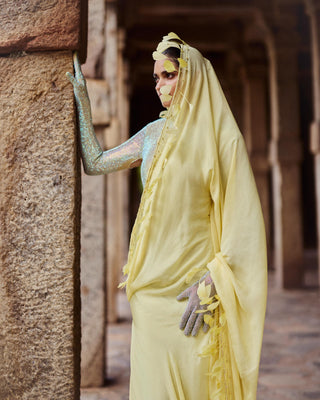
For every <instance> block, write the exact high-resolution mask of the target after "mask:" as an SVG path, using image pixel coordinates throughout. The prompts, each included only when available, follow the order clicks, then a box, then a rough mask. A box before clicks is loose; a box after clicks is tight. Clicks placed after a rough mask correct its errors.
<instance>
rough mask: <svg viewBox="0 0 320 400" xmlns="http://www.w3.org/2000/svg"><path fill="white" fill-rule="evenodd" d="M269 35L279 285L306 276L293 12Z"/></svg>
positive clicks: (287, 285) (297, 284)
mask: <svg viewBox="0 0 320 400" xmlns="http://www.w3.org/2000/svg"><path fill="white" fill-rule="evenodd" d="M285 15H286V16H287V17H286V18H283V20H281V21H280V22H279V25H278V26H277V29H276V30H275V31H274V32H275V33H274V34H273V36H272V37H270V38H269V40H268V43H267V44H268V52H269V63H270V69H269V70H270V101H271V106H270V109H271V135H272V139H271V143H270V162H271V164H272V185H273V207H274V208H273V215H274V224H273V225H274V266H275V269H276V283H277V286H279V287H283V288H295V287H300V286H301V285H302V282H303V269H302V268H303V236H302V221H301V215H302V208H301V207H302V205H301V182H300V179H301V176H300V164H301V158H302V144H301V141H300V137H299V92H298V60H297V55H298V49H297V43H298V38H297V34H296V33H295V30H294V27H293V26H292V20H291V19H290V15H289V12H288V13H287V14H285Z"/></svg>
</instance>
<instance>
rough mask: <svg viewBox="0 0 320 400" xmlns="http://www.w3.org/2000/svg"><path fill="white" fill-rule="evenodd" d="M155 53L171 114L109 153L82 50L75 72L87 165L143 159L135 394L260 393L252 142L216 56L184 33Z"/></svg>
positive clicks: (261, 299)
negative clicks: (231, 103)
mask: <svg viewBox="0 0 320 400" xmlns="http://www.w3.org/2000/svg"><path fill="white" fill-rule="evenodd" d="M153 57H154V59H155V66H154V77H155V80H156V91H157V94H158V96H159V97H160V100H161V101H162V104H163V106H165V107H166V108H167V111H166V113H165V116H164V118H162V119H160V120H157V121H154V122H153V123H151V124H149V125H147V126H146V127H145V128H144V129H142V130H141V131H140V132H138V133H137V134H136V135H135V136H134V137H133V138H131V139H130V140H128V141H127V142H125V143H124V144H122V145H121V146H119V147H117V148H115V149H113V150H109V151H107V152H102V151H101V149H100V146H99V144H98V142H97V140H96V138H95V136H94V132H93V128H92V124H91V115H90V104H89V100H88V97H87V93H86V89H85V82H84V79H83V77H82V75H81V72H80V66H79V64H78V62H77V60H75V78H74V77H73V76H71V75H70V74H69V75H68V76H69V79H70V81H71V82H72V83H73V85H74V90H75V97H76V101H77V107H78V111H79V119H80V132H81V146H82V154H83V161H84V166H85V169H86V171H87V173H89V174H99V173H107V172H111V171H115V170H118V169H122V168H130V167H133V166H136V165H138V164H139V163H141V168H142V181H143V184H144V191H143V194H142V198H141V204H140V207H139V211H138V215H137V219H136V222H135V225H134V228H133V231H132V235H131V240H130V249H129V255H128V263H127V265H126V266H125V268H124V272H125V274H127V280H126V282H125V285H126V290H127V295H128V299H129V301H130V306H131V310H132V316H133V327H132V345H131V380H130V398H131V399H132V400H150V399H153V400H154V399H156V400H157V399H158V400H166V399H167V400H174V399H176V400H178V399H179V400H181V399H186V400H187V399H188V400H206V399H210V400H212V399H214V400H216V399H235V400H241V399H245V400H250V399H255V398H256V386H257V377H258V367H259V359H260V349H261V342H262V332H263V323H264V315H265V303H266V250H265V235H264V226H263V219H262V215H261V209H260V204H259V198H258V195H257V191H256V187H255V183H254V178H253V175H252V171H251V168H250V165H249V162H248V157H247V153H246V149H245V145H244V142H243V139H242V136H241V134H240V132H239V130H238V127H237V125H236V123H235V121H234V118H233V116H232V113H231V111H230V109H229V107H228V104H227V101H226V99H225V97H224V94H223V92H222V90H221V87H220V85H219V83H218V80H217V78H216V75H215V73H214V70H213V68H212V65H211V64H210V62H209V61H208V60H206V59H205V58H203V57H202V55H201V54H200V53H199V52H198V51H197V50H196V49H194V48H192V47H191V46H189V45H187V44H186V43H185V42H183V41H182V40H181V39H180V38H179V37H178V36H177V35H175V34H174V33H170V34H169V35H167V36H165V37H164V38H163V41H162V42H160V43H159V45H158V47H157V50H156V51H155V52H154V53H153ZM179 293H180V295H179ZM177 295H178V296H177ZM187 298H188V299H189V301H188V305H187V307H186V305H185V302H184V301H182V300H185V299H187ZM181 316H182V318H181ZM179 320H180V329H179V327H178V324H179ZM203 320H204V321H205V324H204V325H203ZM202 325H203V329H200V327H201V326H202Z"/></svg>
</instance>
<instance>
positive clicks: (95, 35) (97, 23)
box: [82, 0, 106, 78]
mask: <svg viewBox="0 0 320 400" xmlns="http://www.w3.org/2000/svg"><path fill="white" fill-rule="evenodd" d="M105 19H106V10H105V1H104V0H89V15H88V58H87V61H86V63H85V64H84V65H83V66H82V71H83V74H84V75H85V76H86V77H87V78H97V77H98V76H99V77H100V76H101V62H102V57H103V52H104V48H105V33H104V30H105V23H106V21H105Z"/></svg>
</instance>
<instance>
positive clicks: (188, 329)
mask: <svg viewBox="0 0 320 400" xmlns="http://www.w3.org/2000/svg"><path fill="white" fill-rule="evenodd" d="M196 311H197V307H194V308H193V310H192V313H191V315H190V317H189V319H188V322H187V325H186V327H185V330H184V334H185V335H186V336H189V335H190V333H191V331H192V329H193V327H194V323H195V321H196V319H197V317H198V314H196Z"/></svg>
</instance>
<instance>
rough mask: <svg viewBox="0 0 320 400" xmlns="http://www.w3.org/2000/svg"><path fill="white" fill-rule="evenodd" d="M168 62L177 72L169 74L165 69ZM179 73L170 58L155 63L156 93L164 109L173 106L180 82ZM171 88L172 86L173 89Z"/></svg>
mask: <svg viewBox="0 0 320 400" xmlns="http://www.w3.org/2000/svg"><path fill="white" fill-rule="evenodd" d="M166 60H169V61H171V63H172V65H173V66H174V68H175V71H172V72H168V71H167V70H166V69H165V67H164V65H163V64H164V63H165V62H166ZM178 73H179V70H178V67H177V66H176V64H175V63H174V62H172V60H170V59H169V58H168V59H164V60H157V61H155V63H154V69H153V77H154V80H155V82H156V92H157V95H158V96H159V98H160V101H161V103H162V105H163V107H166V108H169V106H170V104H171V100H172V96H173V94H174V91H175V90H176V86H177V82H178ZM165 86H166V87H165ZM169 86H171V88H170V87H169ZM161 88H162V92H161ZM168 95H169V96H168ZM169 97H170V99H169Z"/></svg>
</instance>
